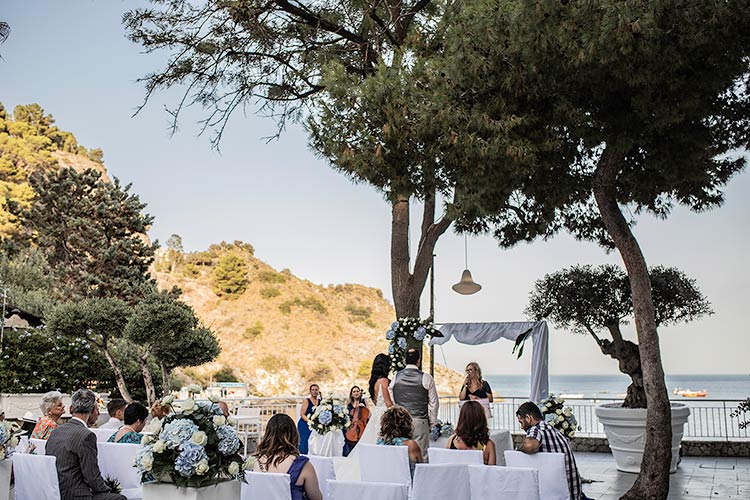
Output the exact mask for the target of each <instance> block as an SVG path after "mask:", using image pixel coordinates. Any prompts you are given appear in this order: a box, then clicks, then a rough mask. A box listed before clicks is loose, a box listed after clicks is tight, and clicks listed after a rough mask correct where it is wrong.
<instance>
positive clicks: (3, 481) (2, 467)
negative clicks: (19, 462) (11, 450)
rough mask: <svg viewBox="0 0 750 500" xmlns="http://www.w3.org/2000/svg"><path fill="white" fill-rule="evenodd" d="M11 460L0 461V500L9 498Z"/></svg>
mask: <svg viewBox="0 0 750 500" xmlns="http://www.w3.org/2000/svg"><path fill="white" fill-rule="evenodd" d="M11 464H12V462H11V460H9V459H5V460H0V500H8V498H10V468H11Z"/></svg>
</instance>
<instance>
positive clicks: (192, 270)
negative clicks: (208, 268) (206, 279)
mask: <svg viewBox="0 0 750 500" xmlns="http://www.w3.org/2000/svg"><path fill="white" fill-rule="evenodd" d="M200 273H201V270H200V269H198V266H197V265H195V264H186V265H185V267H184V268H183V269H182V274H183V275H184V276H187V277H188V278H195V277H197V276H198V275H199V274H200Z"/></svg>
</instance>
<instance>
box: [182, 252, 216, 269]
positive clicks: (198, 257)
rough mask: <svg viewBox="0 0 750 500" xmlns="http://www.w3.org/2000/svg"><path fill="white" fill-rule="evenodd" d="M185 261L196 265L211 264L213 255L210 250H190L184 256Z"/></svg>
mask: <svg viewBox="0 0 750 500" xmlns="http://www.w3.org/2000/svg"><path fill="white" fill-rule="evenodd" d="M185 262H187V263H188V264H193V265H196V266H211V265H212V264H213V263H214V255H213V254H212V253H211V252H192V253H189V254H187V255H186V256H185Z"/></svg>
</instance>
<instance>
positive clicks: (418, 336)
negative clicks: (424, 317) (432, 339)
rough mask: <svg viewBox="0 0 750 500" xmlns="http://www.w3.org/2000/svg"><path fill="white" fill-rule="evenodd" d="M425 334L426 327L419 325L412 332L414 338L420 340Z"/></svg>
mask: <svg viewBox="0 0 750 500" xmlns="http://www.w3.org/2000/svg"><path fill="white" fill-rule="evenodd" d="M425 335H427V328H425V327H423V326H420V327H419V328H417V331H416V332H414V340H418V341H420V342H421V341H422V340H424V336H425Z"/></svg>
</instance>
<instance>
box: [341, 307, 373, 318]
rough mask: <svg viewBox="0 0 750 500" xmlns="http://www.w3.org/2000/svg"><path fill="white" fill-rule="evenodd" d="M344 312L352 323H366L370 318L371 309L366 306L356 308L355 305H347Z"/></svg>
mask: <svg viewBox="0 0 750 500" xmlns="http://www.w3.org/2000/svg"><path fill="white" fill-rule="evenodd" d="M344 311H346V312H347V313H349V318H350V319H351V320H352V321H367V320H368V319H370V316H372V309H370V308H369V307H367V306H358V305H356V304H347V305H346V307H344Z"/></svg>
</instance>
